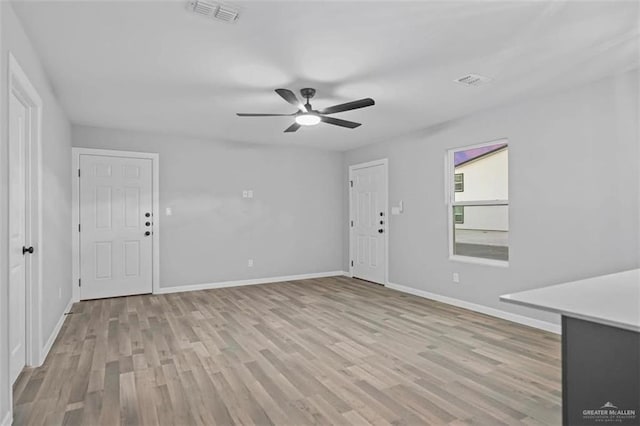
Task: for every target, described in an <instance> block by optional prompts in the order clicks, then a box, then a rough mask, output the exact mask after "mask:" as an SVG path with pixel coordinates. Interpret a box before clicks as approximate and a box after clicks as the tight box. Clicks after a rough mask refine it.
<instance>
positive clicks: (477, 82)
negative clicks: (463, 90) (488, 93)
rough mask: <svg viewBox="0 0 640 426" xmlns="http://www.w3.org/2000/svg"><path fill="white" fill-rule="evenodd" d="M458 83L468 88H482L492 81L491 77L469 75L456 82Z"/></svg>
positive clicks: (457, 79)
mask: <svg viewBox="0 0 640 426" xmlns="http://www.w3.org/2000/svg"><path fill="white" fill-rule="evenodd" d="M454 81H455V82H456V83H460V84H464V85H466V86H481V85H483V84H486V83H488V82H490V81H491V79H490V78H489V77H485V76H483V75H478V74H467V75H465V76H462V77H460V78H456V79H455V80H454Z"/></svg>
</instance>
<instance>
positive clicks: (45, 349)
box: [40, 300, 73, 365]
mask: <svg viewBox="0 0 640 426" xmlns="http://www.w3.org/2000/svg"><path fill="white" fill-rule="evenodd" d="M72 305H73V300H69V303H68V304H67V307H66V308H64V311H62V315H61V316H60V319H59V320H58V323H57V324H56V326H55V327H54V329H53V331H52V332H51V336H49V339H47V343H45V345H44V347H43V348H42V351H41V352H40V365H42V364H43V363H44V360H45V359H47V355H48V354H49V351H50V350H51V347H52V346H53V343H54V342H55V341H56V338H57V337H58V333H60V329H61V328H62V325H63V324H64V320H65V319H66V318H67V315H66V314H67V313H68V312H69V311H70V310H71V306H72Z"/></svg>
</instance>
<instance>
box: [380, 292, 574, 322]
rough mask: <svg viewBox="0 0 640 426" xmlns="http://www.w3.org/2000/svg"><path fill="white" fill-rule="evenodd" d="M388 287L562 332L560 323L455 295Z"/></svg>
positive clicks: (512, 320) (508, 319)
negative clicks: (449, 295)
mask: <svg viewBox="0 0 640 426" xmlns="http://www.w3.org/2000/svg"><path fill="white" fill-rule="evenodd" d="M386 287H389V288H392V289H394V290H398V291H401V292H403V293H409V294H413V295H414V296H419V297H424V298H425V299H430V300H435V301H437V302H442V303H446V304H448V305H453V306H457V307H459V308H464V309H468V310H470V311H475V312H480V313H481V314H486V315H490V316H492V317H496V318H501V319H505V320H507V321H511V322H515V323H518V324H523V325H527V326H529V327H534V328H538V329H540V330H545V331H549V332H551V333H555V334H561V333H562V329H561V327H560V325H559V324H553V323H551V322H547V321H541V320H537V319H534V318H529V317H525V316H524V315H518V314H513V313H511V312H506V311H501V310H500V309H495V308H490V307H488V306H483V305H478V304H476V303H471V302H465V301H464V300H460V299H454V298H453V297H448V296H441V295H439V294H435V293H429V292H428V291H424V290H418V289H415V288H411V287H407V286H404V285H400V284H393V283H387V285H386Z"/></svg>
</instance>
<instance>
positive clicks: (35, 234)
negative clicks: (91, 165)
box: [7, 52, 44, 394]
mask: <svg viewBox="0 0 640 426" xmlns="http://www.w3.org/2000/svg"><path fill="white" fill-rule="evenodd" d="M8 74H9V75H8V77H9V81H8V86H7V87H8V89H9V93H13V94H15V95H16V97H17V98H18V99H20V101H21V102H22V103H23V104H24V105H25V106H26V107H27V110H28V116H29V135H28V137H27V146H26V148H27V154H26V156H25V162H26V167H27V169H26V173H25V174H26V182H25V183H26V191H27V193H26V197H27V200H30V203H29V204H28V205H27V210H26V218H25V227H26V230H25V231H26V234H25V237H26V240H27V241H26V243H27V245H32V246H33V247H34V248H35V256H27V258H26V265H25V267H26V276H27V280H26V281H27V282H26V289H25V290H26V291H25V299H26V307H25V314H26V321H25V328H26V330H25V344H26V347H25V353H26V359H25V364H26V365H27V366H39V365H41V364H42V363H43V362H44V359H42V357H43V355H44V351H43V345H44V342H43V341H42V253H43V244H42V191H41V188H42V106H43V103H42V98H41V97H40V95H39V94H38V91H37V90H36V89H35V87H34V86H33V85H32V84H31V82H30V81H29V77H27V74H26V73H25V72H24V70H23V69H22V67H21V66H20V64H19V63H18V61H17V60H16V58H15V57H14V56H13V54H12V53H11V52H9V73H8ZM8 100H9V96H7V102H8ZM8 109H9V104H8V103H7V111H8ZM7 116H8V114H7ZM9 143H11V141H9ZM9 208H11V206H9ZM9 321H11V318H9ZM11 393H12V392H10V394H11Z"/></svg>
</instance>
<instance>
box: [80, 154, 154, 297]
mask: <svg viewBox="0 0 640 426" xmlns="http://www.w3.org/2000/svg"><path fill="white" fill-rule="evenodd" d="M80 171H81V172H80V226H81V231H80V279H81V286H80V297H81V299H83V300H85V299H98V298H104V297H115V296H126V295H131V294H142V293H151V292H152V289H153V275H152V270H153V263H152V259H153V243H152V240H153V238H152V233H153V216H152V203H153V200H152V163H151V160H150V159H142V158H126V157H112V156H100V155H81V156H80Z"/></svg>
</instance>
